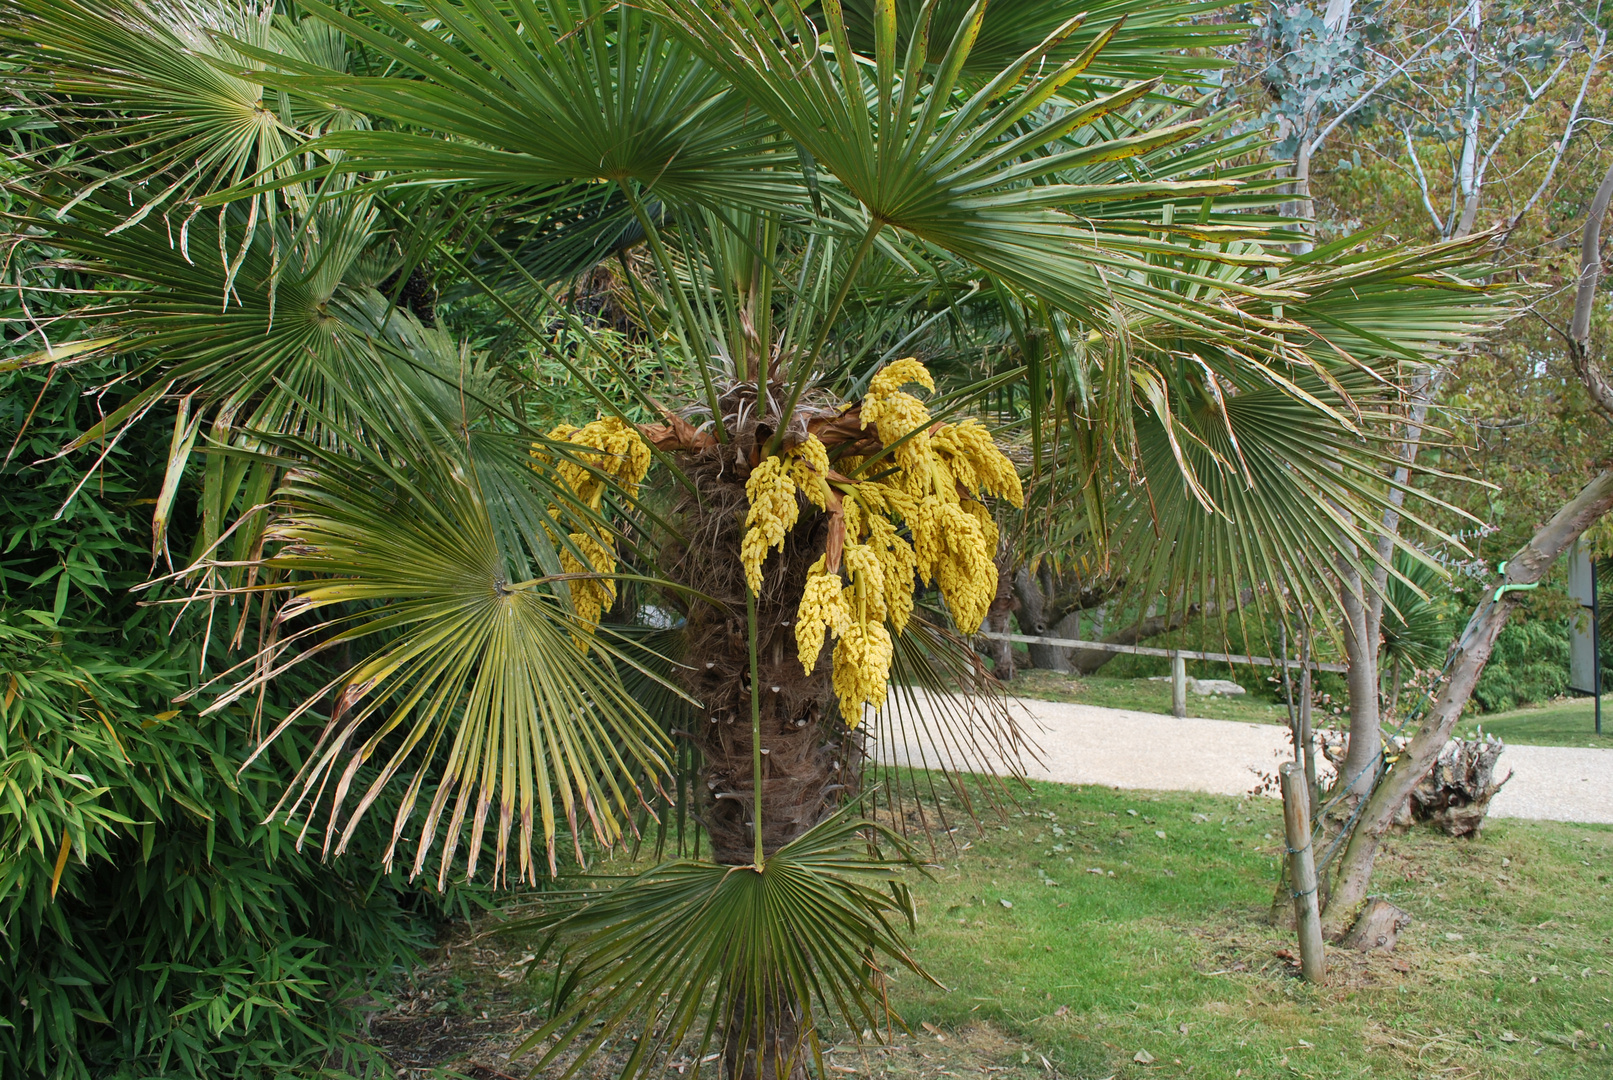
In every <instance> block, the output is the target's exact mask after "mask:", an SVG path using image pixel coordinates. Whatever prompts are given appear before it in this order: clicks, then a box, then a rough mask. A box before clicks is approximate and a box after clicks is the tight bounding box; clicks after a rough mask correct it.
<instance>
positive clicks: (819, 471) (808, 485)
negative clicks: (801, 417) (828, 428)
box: [789, 435, 829, 510]
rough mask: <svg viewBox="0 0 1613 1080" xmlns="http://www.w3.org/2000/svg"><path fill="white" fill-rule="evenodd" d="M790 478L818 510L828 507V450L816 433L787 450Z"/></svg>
mask: <svg viewBox="0 0 1613 1080" xmlns="http://www.w3.org/2000/svg"><path fill="white" fill-rule="evenodd" d="M789 458H790V479H791V480H792V481H794V483H795V486H796V488H797V489H799V490H800V492H801V494H803V495H805V496H806V497H807V501H808V502H810V503H812V505H813V506H816V507H817V508H818V509H819V510H827V509H828V508H829V451H828V450H827V449H826V448H825V447H824V445H823V442H822V441H821V440H820V439H819V438H818V437H817V436H816V435H808V436H807V437H806V441H805V442H802V443H801V444H800V445H798V446H796V447H795V448H793V449H792V450H790V452H789Z"/></svg>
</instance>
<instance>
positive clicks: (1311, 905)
mask: <svg viewBox="0 0 1613 1080" xmlns="http://www.w3.org/2000/svg"><path fill="white" fill-rule="evenodd" d="M1277 775H1278V776H1279V777H1280V778H1281V780H1282V789H1283V831H1284V833H1285V834H1286V836H1287V839H1288V880H1289V881H1290V882H1292V883H1293V892H1294V921H1295V922H1297V923H1298V924H1299V964H1300V972H1301V974H1303V975H1304V977H1305V981H1306V982H1310V983H1320V982H1324V981H1325V980H1326V979H1327V958H1326V954H1325V953H1324V951H1323V946H1322V917H1321V913H1320V911H1319V910H1318V905H1317V901H1316V856H1315V853H1314V852H1313V851H1312V849H1311V810H1310V793H1309V792H1308V791H1307V790H1306V788H1307V785H1306V783H1305V772H1304V769H1303V768H1302V767H1301V766H1300V765H1299V764H1298V763H1297V762H1293V761H1285V762H1283V763H1282V765H1281V766H1279V767H1278V769H1277Z"/></svg>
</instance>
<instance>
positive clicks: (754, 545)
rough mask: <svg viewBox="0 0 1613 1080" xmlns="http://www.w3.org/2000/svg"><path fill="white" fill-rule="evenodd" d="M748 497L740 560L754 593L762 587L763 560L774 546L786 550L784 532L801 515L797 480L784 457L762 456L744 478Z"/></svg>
mask: <svg viewBox="0 0 1613 1080" xmlns="http://www.w3.org/2000/svg"><path fill="white" fill-rule="evenodd" d="M745 497H746V498H747V499H749V500H750V512H749V513H748V514H746V515H745V539H744V540H743V541H742V542H741V544H740V547H739V561H740V562H741V563H742V564H743V565H744V567H745V584H746V586H748V587H749V588H750V591H751V592H753V593H758V592H761V591H762V562H763V560H765V559H766V558H767V553H768V551H769V550H771V549H772V548H778V549H779V550H780V551H782V550H784V535H785V534H786V533H788V532H789V531H790V530H791V529H793V528H795V523H796V520H797V519H798V518H799V517H800V516H801V508H800V505H799V504H798V503H797V502H796V500H795V481H793V480H791V479H790V473H789V470H788V469H786V468H785V467H784V462H783V459H781V458H776V457H770V458H764V459H762V462H761V463H760V464H759V465H757V466H756V468H754V469H752V470H751V471H750V479H749V480H747V481H745Z"/></svg>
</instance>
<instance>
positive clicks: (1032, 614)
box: [1014, 566, 1070, 671]
mask: <svg viewBox="0 0 1613 1080" xmlns="http://www.w3.org/2000/svg"><path fill="white" fill-rule="evenodd" d="M1014 595H1015V596H1016V597H1018V599H1019V626H1020V629H1021V630H1023V631H1024V632H1025V633H1027V634H1031V635H1033V636H1036V637H1047V636H1048V630H1049V629H1050V627H1049V626H1048V622H1047V617H1048V615H1049V614H1051V612H1050V611H1049V608H1051V607H1052V603H1053V596H1052V589H1051V588H1048V589H1047V590H1046V591H1044V590H1043V583H1042V582H1041V581H1038V580H1037V578H1036V575H1034V574H1032V573H1031V572H1030V570H1029V569H1028V568H1026V567H1023V566H1022V567H1020V568H1019V571H1018V573H1016V574H1015V575H1014ZM1068 652H1069V650H1067V649H1060V648H1056V647H1055V646H1052V645H1035V644H1033V645H1031V646H1030V654H1031V667H1033V668H1041V669H1043V670H1046V671H1069V670H1070V662H1069V660H1068V659H1067V654H1068Z"/></svg>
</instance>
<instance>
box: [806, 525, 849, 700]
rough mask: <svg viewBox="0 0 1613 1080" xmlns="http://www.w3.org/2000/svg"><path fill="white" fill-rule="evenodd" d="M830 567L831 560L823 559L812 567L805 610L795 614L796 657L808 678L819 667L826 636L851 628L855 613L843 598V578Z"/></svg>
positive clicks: (820, 557) (837, 634)
mask: <svg viewBox="0 0 1613 1080" xmlns="http://www.w3.org/2000/svg"><path fill="white" fill-rule="evenodd" d="M827 563H828V556H827V555H821V556H819V557H818V561H817V562H815V563H813V564H812V568H811V569H810V570H809V571H808V572H807V581H806V588H805V589H803V590H802V592H801V606H800V607H799V608H798V609H797V610H796V613H795V654H796V656H797V657H798V658H799V659H800V661H801V668H802V670H803V671H804V672H805V673H806V674H808V675H810V674H812V669H813V668H815V667H817V666H818V655H819V654H820V653H821V652H822V651H823V637H824V633H825V632H826V631H830V630H832V631H834V634H835V636H836V637H839V636H840V635H842V634H844V633H845V632H846V627H848V626H850V625H851V612H850V611H848V610H847V609H846V605H845V601H844V599H843V598H842V595H841V585H840V575H839V574H831V573H829V572H828V571H827V570H826V569H825V567H826V565H827Z"/></svg>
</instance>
